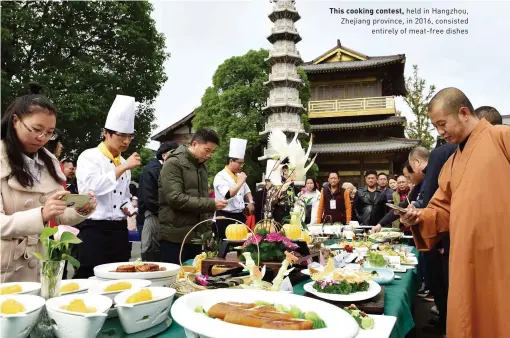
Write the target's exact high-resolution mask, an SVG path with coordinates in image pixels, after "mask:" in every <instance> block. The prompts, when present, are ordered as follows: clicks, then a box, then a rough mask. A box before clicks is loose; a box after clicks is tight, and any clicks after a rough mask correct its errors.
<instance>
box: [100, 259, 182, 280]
mask: <svg viewBox="0 0 510 338" xmlns="http://www.w3.org/2000/svg"><path fill="white" fill-rule="evenodd" d="M179 269H180V266H179V265H177V264H171V263H161V262H143V263H141V262H121V263H110V264H103V265H98V266H96V267H95V268H94V275H96V276H97V277H99V278H105V279H156V278H165V277H171V276H174V275H177V274H178V273H179Z"/></svg>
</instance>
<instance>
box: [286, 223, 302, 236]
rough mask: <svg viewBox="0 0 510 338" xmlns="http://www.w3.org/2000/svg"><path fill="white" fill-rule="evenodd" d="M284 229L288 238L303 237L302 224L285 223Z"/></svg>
mask: <svg viewBox="0 0 510 338" xmlns="http://www.w3.org/2000/svg"><path fill="white" fill-rule="evenodd" d="M283 230H284V231H285V236H287V238H288V239H291V240H296V239H299V238H301V226H300V225H297V224H285V225H284V226H283Z"/></svg>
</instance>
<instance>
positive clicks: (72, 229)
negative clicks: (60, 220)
mask: <svg viewBox="0 0 510 338" xmlns="http://www.w3.org/2000/svg"><path fill="white" fill-rule="evenodd" d="M64 232H70V233H72V234H73V235H75V236H78V234H79V233H80V230H78V229H76V228H75V227H72V226H69V225H59V226H58V231H57V233H56V234H55V236H54V238H55V240H56V241H60V237H61V236H62V234H63V233H64Z"/></svg>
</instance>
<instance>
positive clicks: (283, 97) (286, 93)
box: [267, 87, 303, 107]
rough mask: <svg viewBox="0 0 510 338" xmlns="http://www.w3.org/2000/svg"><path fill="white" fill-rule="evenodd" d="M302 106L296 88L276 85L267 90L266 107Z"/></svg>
mask: <svg viewBox="0 0 510 338" xmlns="http://www.w3.org/2000/svg"><path fill="white" fill-rule="evenodd" d="M278 106H279V107H281V106H291V107H303V105H302V104H301V99H300V98H299V91H298V90H297V89H296V88H290V87H276V88H273V89H271V90H270V91H269V98H268V99H267V107H278Z"/></svg>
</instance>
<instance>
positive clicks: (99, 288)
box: [89, 279, 152, 318]
mask: <svg viewBox="0 0 510 338" xmlns="http://www.w3.org/2000/svg"><path fill="white" fill-rule="evenodd" d="M120 282H128V283H131V288H144V287H148V286H151V285H152V281H150V280H145V279H114V280H109V281H104V282H97V283H96V284H95V285H94V286H92V287H91V288H90V289H89V293H92V294H96V295H103V296H107V297H109V298H110V299H111V300H112V301H113V300H114V299H115V296H117V295H118V294H119V293H121V292H124V291H127V290H131V289H127V290H121V291H112V292H105V291H104V290H105V289H106V287H108V286H109V285H111V284H117V283H120ZM117 316H118V312H117V309H116V308H115V307H114V306H112V307H111V308H110V310H109V311H108V318H115V317H117Z"/></svg>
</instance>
